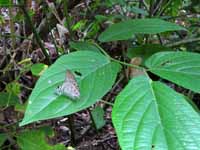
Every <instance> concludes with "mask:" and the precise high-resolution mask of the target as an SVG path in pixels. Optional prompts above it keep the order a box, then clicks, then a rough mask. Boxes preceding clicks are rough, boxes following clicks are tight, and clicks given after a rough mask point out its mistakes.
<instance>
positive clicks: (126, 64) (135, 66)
mask: <svg viewBox="0 0 200 150" xmlns="http://www.w3.org/2000/svg"><path fill="white" fill-rule="evenodd" d="M94 45H95V46H96V47H97V48H98V49H99V50H100V51H101V52H102V53H103V54H104V55H105V56H106V57H108V59H110V60H111V61H115V62H117V63H120V64H123V65H125V66H129V67H133V68H137V69H140V70H144V67H140V66H137V65H133V64H129V63H126V62H123V61H120V60H117V59H115V58H112V57H110V55H108V53H106V51H105V50H104V49H103V48H101V47H100V46H99V45H98V44H96V43H94Z"/></svg>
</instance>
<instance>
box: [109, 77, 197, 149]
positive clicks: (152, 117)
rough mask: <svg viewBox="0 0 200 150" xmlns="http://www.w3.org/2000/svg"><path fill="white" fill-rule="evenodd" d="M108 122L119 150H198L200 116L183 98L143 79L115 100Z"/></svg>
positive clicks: (171, 90)
mask: <svg viewBox="0 0 200 150" xmlns="http://www.w3.org/2000/svg"><path fill="white" fill-rule="evenodd" d="M112 120H113V124H114V127H115V129H116V132H117V136H118V140H119V143H120V146H121V148H122V150H136V149H138V150H151V149H152V146H153V147H154V149H157V150H161V149H162V150H168V149H169V150H175V149H181V150H186V149H187V150H194V149H195V150H198V149H200V138H199V137H200V116H199V114H198V113H197V112H196V111H195V110H194V109H193V107H192V106H191V105H190V104H189V103H188V102H187V100H185V98H184V96H183V95H181V94H179V93H177V92H175V91H174V90H173V89H171V88H169V87H168V86H166V85H164V84H163V83H161V82H154V81H152V80H151V79H149V77H147V76H145V75H143V76H138V77H136V78H133V79H132V80H131V81H130V82H129V83H128V85H127V86H126V87H125V88H124V90H123V91H122V92H120V94H119V95H118V96H117V98H116V100H115V103H114V108H113V111H112Z"/></svg>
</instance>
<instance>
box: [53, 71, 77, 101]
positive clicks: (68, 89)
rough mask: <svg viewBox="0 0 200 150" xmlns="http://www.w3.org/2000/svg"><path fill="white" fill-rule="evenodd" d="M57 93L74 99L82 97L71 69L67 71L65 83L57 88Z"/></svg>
mask: <svg viewBox="0 0 200 150" xmlns="http://www.w3.org/2000/svg"><path fill="white" fill-rule="evenodd" d="M56 94H57V95H65V96H67V97H69V98H70V99H72V100H76V99H78V98H80V90H79V87H78V83H77V81H76V79H75V76H74V75H73V73H72V72H71V71H70V70H67V71H66V77H65V81H64V83H63V84H62V85H60V86H58V87H57V88H56Z"/></svg>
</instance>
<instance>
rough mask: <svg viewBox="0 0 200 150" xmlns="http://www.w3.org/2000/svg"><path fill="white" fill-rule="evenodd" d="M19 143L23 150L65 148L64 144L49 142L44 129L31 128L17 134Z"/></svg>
mask: <svg viewBox="0 0 200 150" xmlns="http://www.w3.org/2000/svg"><path fill="white" fill-rule="evenodd" d="M17 143H18V145H19V147H20V148H21V150H53V149H54V150H57V149H58V150H65V147H64V145H63V146H61V144H58V145H50V144H48V143H47V140H46V136H45V133H44V132H43V131H42V130H29V131H25V132H21V133H20V134H19V135H17Z"/></svg>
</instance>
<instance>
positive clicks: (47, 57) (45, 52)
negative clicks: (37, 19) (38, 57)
mask: <svg viewBox="0 0 200 150" xmlns="http://www.w3.org/2000/svg"><path fill="white" fill-rule="evenodd" d="M20 3H22V2H21V1H20ZM20 8H21V10H22V11H23V13H24V15H25V18H26V19H27V21H28V23H29V25H30V27H31V29H32V32H33V34H34V36H35V38H36V41H37V43H38V45H39V46H40V48H41V50H42V52H43V53H44V55H45V57H46V59H47V60H48V63H49V64H51V59H50V57H49V55H48V53H47V51H46V49H45V47H44V45H43V43H42V40H41V38H40V36H39V34H38V33H37V31H36V29H35V27H34V25H33V22H32V21H31V18H30V16H29V14H28V12H27V10H26V8H25V6H24V5H20Z"/></svg>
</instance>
